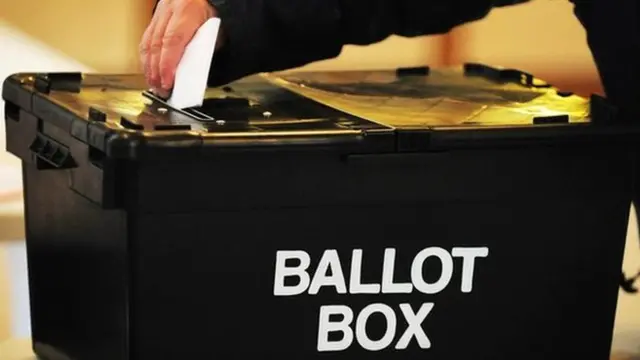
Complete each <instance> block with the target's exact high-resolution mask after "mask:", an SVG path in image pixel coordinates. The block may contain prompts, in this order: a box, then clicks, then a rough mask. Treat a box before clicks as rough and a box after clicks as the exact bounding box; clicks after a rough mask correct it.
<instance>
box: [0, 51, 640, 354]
mask: <svg viewBox="0 0 640 360" xmlns="http://www.w3.org/2000/svg"><path fill="white" fill-rule="evenodd" d="M3 98H4V99H5V100H6V116H7V122H6V126H7V137H8V140H7V148H8V151H10V152H12V153H13V154H15V155H16V156H18V157H20V158H21V159H22V160H23V169H24V170H23V172H24V189H25V205H26V233H27V250H28V263H29V281H30V284H29V286H30V292H31V302H32V303H31V309H32V328H33V340H34V349H35V351H36V352H37V353H38V355H40V356H41V357H42V358H43V359H51V360H57V359H74V360H85V359H86V360H150V359H154V360H155V359H249V358H267V357H269V356H277V357H278V358H279V359H292V360H293V359H295V360H299V359H320V358H327V359H360V358H367V359H424V358H428V359H448V360H449V359H461V360H468V359H491V360H498V359H510V360H511V359H516V358H517V359H521V360H522V359H536V360H538V359H552V358H553V359H555V358H558V359H560V358H562V359H567V358H575V359H578V358H580V359H600V360H605V359H608V357H609V351H610V345H611V337H612V332H613V325H614V316H615V310H616V301H617V295H618V285H619V281H620V269H621V264H622V256H623V247H624V242H625V238H626V230H627V229H626V225H627V221H628V216H629V207H630V201H631V198H632V191H633V186H632V185H633V182H634V180H633V166H632V165H633V162H634V158H635V150H634V146H635V145H634V144H635V143H636V142H637V141H638V138H639V135H640V132H639V131H638V129H637V128H636V127H633V126H631V125H627V124H626V123H623V122H621V121H616V117H615V112H614V111H612V110H611V109H610V108H609V107H608V106H607V105H606V101H604V99H601V98H598V97H593V98H592V99H584V98H581V97H578V96H575V95H571V94H567V93H563V92H558V91H557V90H556V89H554V88H553V87H551V86H549V85H548V84H545V83H543V82H541V81H540V80H538V79H535V78H533V77H532V76H530V75H528V74H525V73H521V72H519V71H515V70H500V69H494V68H490V67H486V66H483V65H478V64H467V65H466V66H465V67H464V68H463V69H457V68H453V69H428V68H425V69H421V71H405V70H401V71H375V72H356V71H353V72H312V73H297V74H288V75H261V76H253V77H249V78H247V79H243V80H240V81H237V82H235V83H232V84H230V85H229V86H227V87H224V88H219V89H210V90H209V91H208V93H207V101H206V102H205V104H204V105H203V106H202V107H200V108H197V109H186V110H180V111H179V110H175V109H171V108H169V107H167V106H166V104H164V102H163V101H162V99H157V98H154V97H153V96H152V95H150V94H148V93H146V92H144V80H143V78H142V77H140V76H137V75H126V76H116V75H97V74H92V75H89V74H86V75H81V74H17V75H14V76H11V77H10V78H8V79H7V80H6V81H5V83H4V87H3Z"/></svg>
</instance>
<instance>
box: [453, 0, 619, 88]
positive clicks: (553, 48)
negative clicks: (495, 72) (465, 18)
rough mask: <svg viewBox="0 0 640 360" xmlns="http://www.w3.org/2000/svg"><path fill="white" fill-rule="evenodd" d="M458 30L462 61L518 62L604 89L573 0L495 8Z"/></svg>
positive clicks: (568, 80)
mask: <svg viewBox="0 0 640 360" xmlns="http://www.w3.org/2000/svg"><path fill="white" fill-rule="evenodd" d="M453 35H454V39H455V44H456V49H455V50H456V60H457V61H480V62H485V63H489V64H493V65H501V66H505V67H515V68H518V69H520V70H525V71H528V72H531V73H533V74H534V75H538V76H539V77H543V78H545V79H548V80H549V81H555V82H556V83H558V82H559V83H561V84H565V85H566V86H584V87H585V89H587V90H589V91H594V90H598V89H595V87H597V86H598V85H599V84H598V83H599V80H598V74H597V72H596V68H595V64H594V62H593V60H592V58H591V53H590V51H589V48H588V47H587V43H586V34H585V31H584V28H583V27H582V25H580V23H579V22H578V20H577V18H576V17H575V16H574V15H573V5H572V4H571V3H570V2H569V1H567V0H560V1H551V0H533V1H531V2H530V3H528V4H524V5H517V6H512V7H507V8H501V9H495V10H494V11H492V13H491V14H490V15H489V16H488V17H487V18H485V19H483V20H481V21H478V22H475V23H472V24H468V25H465V26H461V27H460V28H459V29H456V31H455V32H454V33H453ZM622 36H623V34H621V37H622ZM594 83H596V85H594Z"/></svg>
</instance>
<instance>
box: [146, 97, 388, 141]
mask: <svg viewBox="0 0 640 360" xmlns="http://www.w3.org/2000/svg"><path fill="white" fill-rule="evenodd" d="M143 95H144V96H145V97H147V98H149V99H152V100H153V101H154V104H153V107H154V108H155V109H156V112H158V109H160V108H164V109H165V110H166V111H168V113H169V114H168V119H171V122H172V123H173V122H175V121H174V119H176V118H183V121H181V122H182V123H184V122H185V121H186V122H189V123H192V124H193V123H195V124H197V126H196V127H197V128H198V129H199V130H204V131H206V132H215V133H220V132H221V133H226V132H248V133H256V132H258V133H260V132H264V133H268V132H283V131H284V132H301V131H302V132H310V131H311V132H314V131H318V132H324V131H345V130H370V129H381V128H386V127H384V126H382V125H380V124H377V123H373V122H370V121H368V120H364V119H360V118H356V117H352V116H350V115H347V114H344V113H342V112H339V111H337V110H335V109H332V108H329V107H326V106H324V105H321V104H319V103H316V102H311V101H300V98H299V97H297V96H292V94H288V95H287V96H278V97H270V98H268V99H265V98H262V99H260V98H255V97H252V96H236V97H233V96H223V97H210V98H206V99H204V101H203V103H202V105H201V106H198V107H191V108H185V109H178V108H175V107H172V106H170V105H169V104H167V102H166V101H165V100H164V99H162V98H160V97H158V96H156V95H154V94H153V93H151V92H147V91H145V92H144V93H143ZM261 100H262V101H261ZM320 114H323V115H325V116H318V115H320ZM176 120H177V119H176ZM192 129H194V126H193V125H192Z"/></svg>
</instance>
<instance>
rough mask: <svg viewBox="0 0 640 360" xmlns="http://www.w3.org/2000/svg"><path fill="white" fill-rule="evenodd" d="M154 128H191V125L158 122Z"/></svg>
mask: <svg viewBox="0 0 640 360" xmlns="http://www.w3.org/2000/svg"><path fill="white" fill-rule="evenodd" d="M153 129H154V130H158V131H180V130H191V125H190V124H156V125H154V126H153Z"/></svg>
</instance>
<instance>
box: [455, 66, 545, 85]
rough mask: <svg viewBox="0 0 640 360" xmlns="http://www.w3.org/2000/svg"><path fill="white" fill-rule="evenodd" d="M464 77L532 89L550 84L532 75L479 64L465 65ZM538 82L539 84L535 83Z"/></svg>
mask: <svg viewBox="0 0 640 360" xmlns="http://www.w3.org/2000/svg"><path fill="white" fill-rule="evenodd" d="M464 75H465V76H481V77H484V78H487V79H489V80H493V81H498V82H511V83H516V84H521V85H523V86H527V87H534V88H549V87H551V84H548V83H546V82H542V81H540V80H539V79H536V78H535V77H534V76H533V75H531V74H529V73H526V72H523V71H520V70H516V69H496V68H494V67H491V66H488V65H484V64H479V63H465V64H464ZM536 80H538V81H539V82H536Z"/></svg>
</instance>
